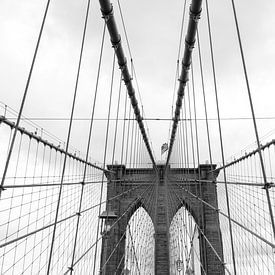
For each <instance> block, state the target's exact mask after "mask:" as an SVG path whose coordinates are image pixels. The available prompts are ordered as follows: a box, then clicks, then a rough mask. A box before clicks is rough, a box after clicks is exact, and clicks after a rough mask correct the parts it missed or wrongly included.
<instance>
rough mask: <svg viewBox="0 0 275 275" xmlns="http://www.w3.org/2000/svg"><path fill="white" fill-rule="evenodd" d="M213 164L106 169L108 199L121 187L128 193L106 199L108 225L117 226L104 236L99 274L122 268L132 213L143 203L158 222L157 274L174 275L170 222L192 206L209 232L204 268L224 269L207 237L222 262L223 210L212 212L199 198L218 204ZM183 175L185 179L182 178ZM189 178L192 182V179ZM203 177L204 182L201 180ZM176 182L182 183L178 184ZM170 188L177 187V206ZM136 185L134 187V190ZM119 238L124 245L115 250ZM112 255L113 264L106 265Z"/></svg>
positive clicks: (202, 240) (201, 238)
mask: <svg viewBox="0 0 275 275" xmlns="http://www.w3.org/2000/svg"><path fill="white" fill-rule="evenodd" d="M214 167H215V166H214V165H200V166H199V167H198V168H196V169H194V168H193V169H186V168H175V169H172V168H171V169H170V167H168V169H167V170H166V171H165V166H164V165H158V166H157V171H156V170H154V169H133V168H129V169H128V168H126V167H125V166H124V165H109V166H108V169H109V170H111V171H113V172H114V173H113V174H111V173H109V174H106V176H107V179H108V183H107V201H108V199H111V198H114V197H115V196H117V195H118V194H121V193H122V192H124V193H125V194H124V195H122V196H120V197H118V198H117V199H112V200H110V201H109V202H108V203H107V211H105V217H103V216H102V218H105V228H108V227H110V226H112V229H111V230H110V231H109V232H108V233H107V234H106V235H104V236H103V242H102V251H101V273H100V274H108V275H109V274H121V273H122V270H123V268H124V260H123V262H121V261H122V260H121V259H123V255H125V239H126V238H125V237H124V238H123V234H124V233H125V230H126V227H127V224H128V222H129V220H130V218H131V216H132V215H133V213H134V212H135V211H136V210H137V209H138V208H139V207H140V206H143V207H144V209H145V210H146V211H147V213H148V214H149V216H150V217H151V219H152V221H153V224H154V229H155V274H156V275H168V274H169V270H170V267H169V266H170V263H169V260H170V257H169V226H170V223H171V222H172V219H173V217H174V215H175V214H176V212H177V211H178V210H179V209H180V208H181V207H182V206H185V207H187V209H188V210H189V212H190V213H191V215H192V216H193V218H194V220H195V222H196V224H197V225H198V226H199V227H200V228H203V231H204V233H203V234H204V235H205V236H202V233H200V232H199V247H200V261H201V263H202V266H203V269H204V270H205V271H206V272H207V274H211V275H212V274H224V266H223V265H221V262H220V260H219V259H218V258H217V256H216V255H215V253H214V251H213V249H212V248H211V247H210V246H209V243H208V242H207V241H206V239H207V240H208V241H209V242H210V243H211V244H212V246H213V247H214V249H215V250H216V251H217V253H218V254H219V256H220V258H221V259H222V261H223V249H222V238H221V232H220V224H219V215H218V213H217V211H213V209H211V208H209V207H207V206H206V205H205V203H202V202H201V201H200V200H199V199H198V198H200V199H202V200H203V201H205V202H207V203H209V204H211V205H212V206H214V207H215V208H218V204H217V191H216V183H215V181H216V177H217V174H215V175H214V174H213V173H210V171H211V170H213V168H214ZM183 178H185V181H183V180H182V179H183ZM186 178H188V179H190V181H189V182H188V181H187V180H186ZM199 180H202V181H200V182H199ZM176 181H177V184H175V182H176ZM140 185H142V186H140ZM181 185H183V186H184V187H186V186H188V191H186V192H185V191H183V189H182V188H181ZM135 186H140V187H139V188H137V189H136V190H138V191H135V189H134V187H135ZM148 186H152V188H153V189H154V191H153V192H146V190H148ZM168 188H174V190H176V192H174V193H173V194H174V196H175V197H174V201H175V202H177V204H178V205H177V206H176V207H173V209H169V207H170V206H169V204H168V201H167V193H168V192H167V190H168ZM133 189H134V191H132V190H133ZM127 191H129V192H127ZM193 194H196V195H193ZM198 194H199V196H198ZM196 196H198V197H196ZM152 200H154V203H150V206H149V205H148V202H150V201H151V202H152ZM123 213H125V215H124V216H123V217H122V218H120V219H119V221H116V219H115V218H116V217H120V216H121V215H122V214H123ZM103 215H104V213H103ZM106 215H107V219H106ZM113 224H114V225H113ZM124 235H125V234H124ZM121 238H122V240H121ZM119 241H120V245H119V247H117V249H115V251H116V252H115V253H113V254H112V255H111V252H112V251H113V250H114V248H115V247H116V245H117V244H118V243H119ZM107 259H108V263H107V264H106V266H104V263H105V262H106V260H107ZM103 266H104V268H103ZM142 275H143V274H142Z"/></svg>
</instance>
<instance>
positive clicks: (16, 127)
mask: <svg viewBox="0 0 275 275" xmlns="http://www.w3.org/2000/svg"><path fill="white" fill-rule="evenodd" d="M50 2H51V0H48V1H47V5H46V9H45V12H44V16H43V20H42V24H41V27H40V31H39V35H38V39H37V42H36V47H35V51H34V55H33V58H32V63H31V67H30V71H29V75H28V78H27V82H26V86H25V90H24V94H23V98H22V101H21V106H20V109H19V113H18V116H17V120H16V123H15V127H14V133H13V137H12V141H11V145H10V148H9V152H8V155H7V159H6V163H5V167H4V172H3V176H2V179H1V185H0V197H1V194H2V191H3V188H4V182H5V179H6V175H7V171H8V168H9V163H10V159H11V155H12V151H13V147H14V143H15V139H16V135H17V130H18V126H19V123H20V120H21V116H22V113H23V109H24V105H25V101H26V97H27V94H28V90H29V85H30V81H31V78H32V72H33V68H34V64H35V61H36V56H37V53H38V49H39V45H40V41H41V37H42V33H43V30H44V25H45V21H46V18H47V14H48V10H49V6H50Z"/></svg>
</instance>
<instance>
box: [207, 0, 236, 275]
mask: <svg viewBox="0 0 275 275" xmlns="http://www.w3.org/2000/svg"><path fill="white" fill-rule="evenodd" d="M206 14H207V26H208V36H209V45H210V54H211V65H212V73H213V82H214V91H215V99H216V107H217V116H218V126H219V138H220V147H221V156H222V165H223V166H224V165H225V158H224V147H223V138H222V128H221V120H220V107H219V98H218V88H217V79H216V69H215V60H214V52H213V42H212V33H211V24H210V16H209V7H208V0H206ZM223 177H224V183H225V195H226V204H227V213H228V224H229V232H230V241H231V250H232V260H233V268H234V274H237V271H236V260H235V250H234V241H233V230H232V223H231V213H230V212H231V211H230V204H229V194H228V188H227V180H226V172H225V169H223Z"/></svg>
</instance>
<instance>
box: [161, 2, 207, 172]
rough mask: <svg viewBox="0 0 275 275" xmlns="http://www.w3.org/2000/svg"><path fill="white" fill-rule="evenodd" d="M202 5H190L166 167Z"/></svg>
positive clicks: (178, 116) (176, 126) (196, 3)
mask: <svg viewBox="0 0 275 275" xmlns="http://www.w3.org/2000/svg"><path fill="white" fill-rule="evenodd" d="M201 6H202V0H193V1H192V3H191V6H190V14H189V23H188V30H187V34H186V37H185V48H184V56H183V59H182V68H181V74H180V78H179V87H178V97H177V102H176V108H175V113H174V118H173V120H174V121H173V126H172V132H171V137H170V144H169V149H168V154H167V160H166V167H167V165H168V163H169V160H170V157H171V153H172V149H173V145H174V142H175V137H176V132H177V128H178V122H179V119H180V111H181V107H182V99H183V96H184V89H185V86H186V83H187V82H188V75H189V69H190V65H191V60H192V59H191V57H192V51H193V48H194V45H195V41H196V39H195V36H196V30H197V25H198V21H199V19H200V14H201Z"/></svg>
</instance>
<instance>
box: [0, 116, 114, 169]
mask: <svg viewBox="0 0 275 275" xmlns="http://www.w3.org/2000/svg"><path fill="white" fill-rule="evenodd" d="M2 122H3V123H5V124H6V125H8V126H9V127H10V128H11V129H14V128H15V127H16V125H15V123H14V122H12V121H10V120H8V119H7V118H5V117H4V116H0V123H2ZM17 130H18V131H19V132H20V133H21V134H25V135H27V136H28V137H29V138H30V139H32V138H33V139H34V140H36V141H37V142H41V143H42V144H44V145H45V146H49V147H50V148H51V149H55V150H56V151H57V152H60V153H61V154H66V151H65V150H64V149H62V148H60V147H59V146H58V145H55V144H53V143H50V142H49V141H47V140H46V139H43V138H42V137H40V136H38V135H35V134H34V133H32V132H30V131H28V130H26V129H25V128H23V127H20V126H18V127H17ZM67 156H68V157H69V158H72V159H74V160H77V161H80V162H82V163H86V164H87V165H88V166H91V167H94V168H96V169H98V170H101V171H104V172H107V173H114V172H113V171H110V170H107V169H104V168H101V167H99V166H97V165H95V164H92V163H91V162H86V161H85V160H84V159H82V158H80V157H77V156H75V155H74V154H72V153H67Z"/></svg>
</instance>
